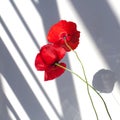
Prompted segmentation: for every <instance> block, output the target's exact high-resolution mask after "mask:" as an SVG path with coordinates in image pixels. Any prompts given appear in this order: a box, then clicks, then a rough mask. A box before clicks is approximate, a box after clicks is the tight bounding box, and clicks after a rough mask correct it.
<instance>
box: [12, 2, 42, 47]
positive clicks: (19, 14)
mask: <svg viewBox="0 0 120 120" xmlns="http://www.w3.org/2000/svg"><path fill="white" fill-rule="evenodd" d="M10 2H11V4H12V6H13V8H14V9H15V11H16V13H17V14H18V16H19V18H20V20H21V22H22V23H23V25H24V27H25V28H26V30H27V31H28V33H29V35H30V37H31V38H32V40H33V42H34V44H35V45H36V47H37V48H38V49H39V48H40V46H39V44H38V42H37V40H36V39H35V37H34V35H33V34H32V32H31V30H30V29H29V27H28V25H27V24H26V22H25V20H24V18H23V17H22V15H21V13H20V12H19V10H18V8H17V6H16V5H15V3H14V2H13V0H10Z"/></svg>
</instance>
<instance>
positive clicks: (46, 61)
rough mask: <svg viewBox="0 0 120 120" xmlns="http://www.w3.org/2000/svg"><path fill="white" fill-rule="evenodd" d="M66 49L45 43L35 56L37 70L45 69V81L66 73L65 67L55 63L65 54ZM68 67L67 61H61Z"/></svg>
mask: <svg viewBox="0 0 120 120" xmlns="http://www.w3.org/2000/svg"><path fill="white" fill-rule="evenodd" d="M65 53H66V51H65V49H64V48H62V47H58V46H56V45H53V44H47V45H44V46H43V47H42V48H41V49H40V52H39V53H38V54H37V56H36V58H35V67H36V69H37V70H40V71H45V76H44V77H45V81H47V80H52V79H54V78H56V77H59V76H60V75H61V74H63V73H64V71H65V70H64V69H62V68H60V67H58V66H56V65H55V63H59V61H60V60H61V59H62V58H63V57H64V56H65ZM59 64H60V65H62V66H64V67H66V64H65V63H59Z"/></svg>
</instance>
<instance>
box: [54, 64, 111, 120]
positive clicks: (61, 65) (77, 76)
mask: <svg viewBox="0 0 120 120" xmlns="http://www.w3.org/2000/svg"><path fill="white" fill-rule="evenodd" d="M55 65H57V66H59V67H61V68H63V69H65V70H67V71H68V72H70V73H72V74H74V75H76V76H77V77H78V78H80V79H81V80H82V81H83V82H84V83H85V84H87V83H86V80H84V79H83V78H82V77H81V76H79V75H78V74H77V73H75V72H73V71H72V70H70V69H68V68H66V67H64V66H62V65H60V64H59V63H55ZM88 86H89V87H90V88H91V89H92V90H93V91H94V92H95V93H96V94H97V95H98V96H99V97H100V98H101V100H102V101H103V103H104V106H105V109H106V111H107V114H108V116H109V118H110V120H112V118H111V116H110V113H109V111H108V108H107V105H106V103H105V101H104V99H103V97H102V96H101V95H100V93H99V92H98V91H96V89H95V88H94V87H93V86H91V85H90V84H89V83H88Z"/></svg>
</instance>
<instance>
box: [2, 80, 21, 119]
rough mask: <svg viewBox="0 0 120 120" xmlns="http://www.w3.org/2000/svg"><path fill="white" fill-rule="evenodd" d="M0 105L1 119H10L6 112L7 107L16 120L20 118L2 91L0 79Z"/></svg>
mask: <svg viewBox="0 0 120 120" xmlns="http://www.w3.org/2000/svg"><path fill="white" fill-rule="evenodd" d="M0 105H1V106H2V107H0V111H1V112H0V119H1V120H11V119H10V116H9V114H8V112H7V108H9V109H10V111H11V112H12V114H13V115H14V117H15V118H16V120H20V118H19V116H18V115H17V113H16V111H15V110H14V108H13V106H12V105H11V103H10V102H9V100H8V99H7V97H6V95H5V93H4V87H3V85H2V80H1V79H0Z"/></svg>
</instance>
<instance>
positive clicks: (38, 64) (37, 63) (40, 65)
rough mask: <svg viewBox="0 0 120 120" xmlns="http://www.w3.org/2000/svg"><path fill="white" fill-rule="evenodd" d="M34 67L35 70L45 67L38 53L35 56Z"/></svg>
mask: <svg viewBox="0 0 120 120" xmlns="http://www.w3.org/2000/svg"><path fill="white" fill-rule="evenodd" d="M35 67H36V69H37V70H41V71H42V70H45V69H46V64H45V63H44V62H43V60H42V58H41V54H40V53H38V54H37V56H36V58H35Z"/></svg>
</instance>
